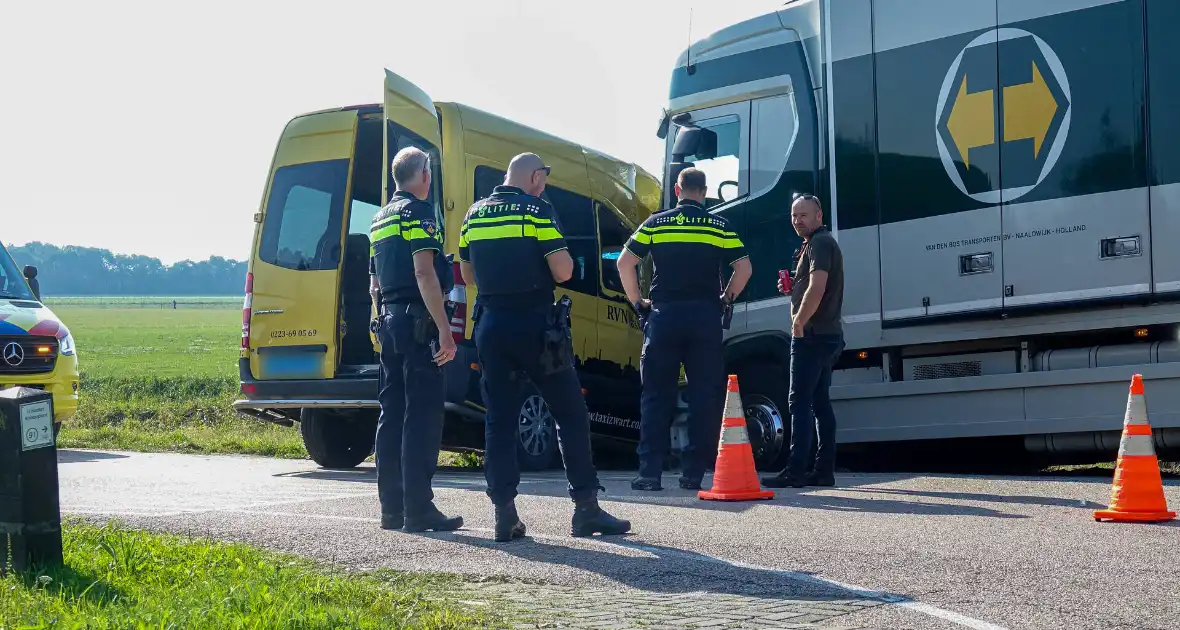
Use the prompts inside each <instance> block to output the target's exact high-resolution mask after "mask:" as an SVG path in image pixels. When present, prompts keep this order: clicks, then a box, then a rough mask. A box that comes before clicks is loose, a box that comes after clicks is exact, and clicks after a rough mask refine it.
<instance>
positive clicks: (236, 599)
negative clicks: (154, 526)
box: [0, 522, 513, 630]
mask: <svg viewBox="0 0 1180 630" xmlns="http://www.w3.org/2000/svg"><path fill="white" fill-rule="evenodd" d="M62 533H63V543H64V550H65V564H64V566H62V567H56V568H48V569H44V570H39V571H31V572H25V573H15V572H12V573H9V574H8V575H6V576H4V577H0V628H49V627H53V628H96V629H97V628H198V627H199V628H283V629H286V628H290V629H296V628H298V629H300V630H311V629H320V628H323V629H325V630H327V629H329V628H330V629H335V628H358V629H360V628H422V629H428V630H430V629H433V630H441V629H450V628H456V629H457V628H490V627H497V628H504V627H512V626H513V622H512V621H511V619H510V618H509V614H510V613H509V612H508V611H507V610H506V609H504V608H503V607H501V606H497V607H495V609H494V611H493V610H492V609H491V608H488V609H484V610H480V611H475V610H471V609H468V608H467V607H464V606H462V605H460V604H458V603H456V602H455V601H454V600H455V599H456V598H455V597H453V596H451V595H450V593H454V592H459V591H461V590H462V583H461V582H460V581H459V579H458V578H454V577H449V576H433V575H411V574H404V573H394V572H388V571H385V572H376V573H371V574H363V575H361V574H343V573H340V572H336V571H333V570H332V569H329V568H325V567H321V566H317V565H315V564H313V563H311V562H309V561H307V560H303V559H299V558H295V557H292V556H287V555H280V554H275V553H270V552H265V551H261V550H258V549H255V548H252V547H248V546H245V545H241V544H227V543H220V542H213V541H209V540H205V539H189V538H182V537H178V536H171V535H159V534H149V533H146V532H139V531H132V530H127V529H123V528H121V527H119V526H118V525H116V524H107V525H105V526H98V525H93V524H86V523H83V522H70V523H66V524H63V532H62Z"/></svg>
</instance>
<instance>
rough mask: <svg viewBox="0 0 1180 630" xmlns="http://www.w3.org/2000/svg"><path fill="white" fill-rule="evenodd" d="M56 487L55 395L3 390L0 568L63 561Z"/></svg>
mask: <svg viewBox="0 0 1180 630" xmlns="http://www.w3.org/2000/svg"><path fill="white" fill-rule="evenodd" d="M58 491H59V487H58V480H57V441H56V439H55V436H54V434H53V395H52V394H50V393H49V392H46V391H44V390H40V389H31V388H28V387H12V388H9V389H4V390H0V573H3V572H4V571H6V570H7V568H8V567H7V564H8V555H9V553H8V552H9V547H10V545H11V553H12V562H13V567H12V568H13V569H15V570H17V571H25V570H28V569H30V568H33V567H44V566H51V565H60V564H62V562H63V558H62V541H61V502H60V498H59V494H58Z"/></svg>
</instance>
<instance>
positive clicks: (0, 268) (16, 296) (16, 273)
mask: <svg viewBox="0 0 1180 630" xmlns="http://www.w3.org/2000/svg"><path fill="white" fill-rule="evenodd" d="M0 299H8V300H31V301H36V299H37V298H35V297H33V292H32V291H31V290H30V289H29V284H28V283H27V282H25V276H24V274H23V273H21V270H20V269H19V268H18V267H17V266H16V263H15V262H13V260H12V257H11V256H9V255H8V250H7V249H5V247H4V245H3V244H2V243H0Z"/></svg>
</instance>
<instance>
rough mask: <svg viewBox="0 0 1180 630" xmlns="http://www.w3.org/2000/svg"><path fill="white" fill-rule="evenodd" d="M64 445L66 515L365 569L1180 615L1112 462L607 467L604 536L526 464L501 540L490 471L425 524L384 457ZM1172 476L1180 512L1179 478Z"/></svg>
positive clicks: (973, 616)
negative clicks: (453, 526)
mask: <svg viewBox="0 0 1180 630" xmlns="http://www.w3.org/2000/svg"><path fill="white" fill-rule="evenodd" d="M60 461H61V466H60V473H61V492H62V495H61V496H62V509H63V512H66V513H72V514H81V515H89V516H91V517H94V518H102V519H105V518H107V517H110V516H118V517H119V518H120V519H121V520H123V521H125V522H127V523H129V524H131V525H134V526H140V527H146V528H150V529H157V530H167V531H175V532H181V533H187V534H196V535H207V536H213V537H217V538H221V539H226V540H239V541H247V542H252V543H256V544H262V545H265V546H268V547H271V548H275V549H278V550H282V551H288V552H295V553H301V554H305V555H309V556H314V557H317V558H321V559H325V560H329V561H333V562H337V563H340V564H343V565H346V566H349V567H355V568H359V569H363V568H373V567H391V568H396V569H405V570H429V571H449V572H459V573H464V574H471V575H507V576H513V577H519V578H531V579H534V580H540V581H543V582H544V583H547V584H551V585H554V587H555V588H560V587H579V589H581V590H583V591H584V592H585V593H598V594H600V595H596V596H595V597H597V598H598V599H604V600H608V601H605V602H604V605H605V606H610V605H612V604H613V602H610V601H609V600H610V599H611V597H613V595H612V594H614V593H618V594H619V595H618V596H619V597H623V596H624V595H625V596H626V597H632V598H640V599H642V598H647V600H651V601H653V602H657V603H658V602H661V601H673V600H677V598H680V599H682V600H683V601H686V602H687V601H703V602H709V603H708V604H707V605H704V606H702V608H704V609H707V612H709V613H714V612H715V613H716V614H719V615H720V614H722V613H724V612H725V610H724V609H725V606H726V605H728V604H724V603H723V602H728V601H734V602H737V601H739V600H742V601H745V602H746V605H748V606H749V607H754V606H756V605H758V606H763V607H764V608H767V609H770V608H769V607H770V605H771V604H773V603H774V602H775V601H783V602H793V605H795V606H798V605H800V604H799V602H805V601H813V602H817V603H816V605H815V607H816V608H820V609H823V610H827V611H829V612H832V611H838V612H839V614H838V616H835V617H832V618H831V619H828V618H827V617H824V615H823V614H819V613H818V612H817V614H816V616H814V618H812V619H808V621H812V622H814V623H816V624H817V625H815V626H809V627H844V628H889V629H895V628H914V629H961V628H974V629H977V630H980V629H988V630H996V629H1010V630H1015V629H1024V628H1052V629H1058V628H1070V629H1077V630H1082V629H1094V630H1115V629H1124V628H1125V629H1128V630H1130V629H1134V630H1152V629H1157V628H1158V629H1161V630H1163V629H1165V628H1166V629H1169V630H1171V629H1173V628H1175V627H1176V623H1177V622H1176V620H1177V619H1180V560H1178V558H1180V553H1178V552H1180V520H1173V521H1171V522H1170V523H1167V524H1161V525H1145V524H1138V525H1129V524H1115V523H1097V522H1095V521H1094V520H1093V518H1092V514H1091V513H1092V511H1093V510H1095V509H1098V508H1101V507H1105V505H1106V502H1107V501H1108V499H1109V496H1110V481H1109V479H1103V478H1062V477H1053V478H1031V477H1028V478H998V477H989V478H980V477H967V476H942V475H920V476H915V475H896V474H841V475H838V479H837V482H838V484H839V486H840V487H838V488H834V489H833V488H827V489H814V488H808V489H799V490H796V489H785V490H777V491H776V497H775V498H774V499H773V500H772V501H762V502H746V503H716V502H706V501H700V500H698V499H697V498H696V497H695V493H693V492H690V491H684V490H679V489H678V488H676V487H675V480H676V477H675V473H672V474H671V475H669V476H666V477H665V490H664V491H663V492H659V493H642V492H635V491H632V490H631V489H630V487H629V485H628V483H627V482H628V480H629V478H630V475H629V474H627V473H620V472H607V473H602V478H603V482H604V483H603V485H604V486H606V488H607V491H608V492H607V493H606V494H605V495H603V496H602V497H601V500H602V501H603V503H604V506H605V507H607V508H608V509H609V510H611V511H612V512H613V513H615V514H616V515H617V516H620V517H624V518H629V519H631V520H632V522H633V534H632V535H630V536H627V537H622V538H605V539H600V538H596V539H593V540H586V539H573V538H570V537H569V536H568V535H567V533H568V527H569V517H570V513H571V506H572V504H571V503H570V502H569V499H568V497H567V495H566V494H565V482H564V478H563V476H562V473H561V472H560V471H558V472H557V473H555V474H536V475H526V476H525V479H524V482H523V483H522V484H521V493H522V496H521V497H520V498H519V499H518V506H519V509H520V512H521V518H522V519H523V520H524V521H525V522H526V524H527V525H528V527H529V534H530V537H529V538H528V539H525V540H521V541H516V542H515V543H512V544H507V545H498V544H494V543H493V542H492V541H491V533H490V528H491V527H492V512H491V507H490V505H489V503H488V500H487V498H486V496H485V495H484V494H483V488H484V485H483V476H482V474H481V473H440V474H439V475H438V477H437V478H436V494H437V501H438V504H439V506H440V507H441V508H442V509H443V510H444V511H445V512H448V513H452V514H454V513H458V514H461V515H463V516H464V518H465V519H466V521H467V523H466V527H465V529H464V530H462V531H459V532H454V533H447V534H423V535H419V534H405V533H401V532H386V531H382V530H380V529H379V528H378V527H377V518H376V517H377V515H378V504H377V498H376V484H375V481H376V477H375V474H374V470H373V468H372V467H371V466H370V465H365V466H364V467H362V468H359V469H357V470H355V471H348V472H339V471H327V470H322V469H318V468H317V467H316V465H315V464H314V463H311V462H305V461H291V460H272V459H264V458H249V457H205V456H185V455H165V454H134V453H106V452H90V451H63V452H61V453H60ZM669 483H670V484H671V485H672V488H671V489H670V488H668V487H667V486H668V484H669ZM1165 485H1166V490H1165V491H1166V494H1167V496H1168V502H1169V506H1170V507H1171V508H1172V509H1173V510H1176V509H1177V508H1180V484H1178V483H1177V482H1176V481H1166V482H1165ZM710 598H713V599H710ZM855 600H861V601H863V602H867V603H868V604H873V603H876V604H879V605H865V606H863V607H857V606H853V605H852V604H850V603H849V602H852V601H855ZM644 601H646V600H644ZM714 601H716V602H717V603H713V602H714ZM759 602H760V603H759ZM841 602H844V603H845V604H846V605H841ZM827 604H830V605H828V606H827V608H824V605H827ZM734 605H735V606H736V605H737V604H734ZM735 610H736V609H735ZM782 610H785V609H782ZM791 610H794V609H791ZM791 614H794V613H791ZM832 614H833V615H837V612H832ZM734 618H736V616H735V617H734ZM796 620H797V621H804V620H805V619H804V618H803V617H798V618H797V619H796ZM673 625H675V624H673ZM619 627H626V626H625V625H623V626H619ZM759 627H774V626H759ZM779 627H787V626H779Z"/></svg>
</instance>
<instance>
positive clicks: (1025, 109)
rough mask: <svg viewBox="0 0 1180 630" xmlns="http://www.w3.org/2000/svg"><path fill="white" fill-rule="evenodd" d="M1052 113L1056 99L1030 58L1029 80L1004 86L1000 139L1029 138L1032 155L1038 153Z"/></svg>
mask: <svg viewBox="0 0 1180 630" xmlns="http://www.w3.org/2000/svg"><path fill="white" fill-rule="evenodd" d="M1056 114H1057V99H1055V98H1053V92H1052V91H1051V90H1050V89H1049V86H1048V85H1046V84H1045V78H1044V77H1042V76H1041V69H1040V68H1038V67H1037V62H1036V60H1033V62H1032V81H1029V82H1028V83H1023V84H1021V85H1011V86H1008V87H1005V88H1004V142H1011V141H1013V140H1026V139H1028V138H1032V141H1033V157H1039V156H1040V155H1041V145H1042V144H1044V142H1045V134H1047V133H1049V126H1050V125H1052V124H1053V117H1054V116H1055V115H1056ZM951 134H952V135H953V134H954V132H953V131H952V132H951ZM957 143H958V141H956V144H957Z"/></svg>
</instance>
